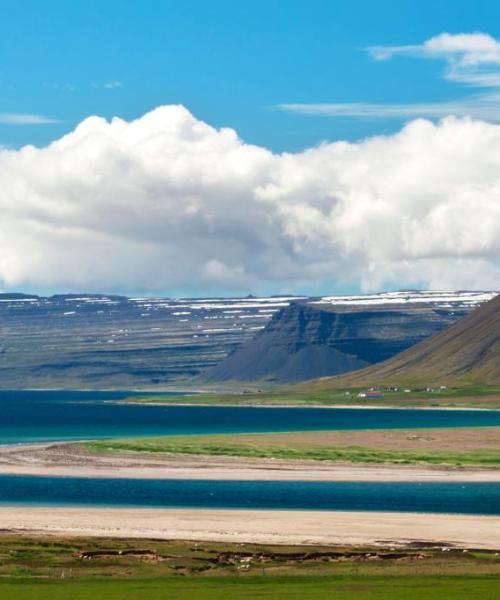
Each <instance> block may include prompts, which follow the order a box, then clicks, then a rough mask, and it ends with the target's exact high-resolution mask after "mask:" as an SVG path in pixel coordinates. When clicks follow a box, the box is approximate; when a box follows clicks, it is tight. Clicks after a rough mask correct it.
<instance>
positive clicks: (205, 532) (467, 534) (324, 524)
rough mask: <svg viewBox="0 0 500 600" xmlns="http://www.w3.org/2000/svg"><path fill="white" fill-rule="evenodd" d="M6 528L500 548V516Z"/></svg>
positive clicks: (230, 515)
mask: <svg viewBox="0 0 500 600" xmlns="http://www.w3.org/2000/svg"><path fill="white" fill-rule="evenodd" d="M0 529H1V530H2V532H3V533H4V534H5V533H18V534H19V533H22V534H44V535H47V534H53V535H65V536H86V537H88V536H91V537H92V536H97V537H111V538H113V537H118V538H131V539H132V538H134V539H138V538H142V539H145V538H154V539H169V540H172V539H178V540H193V541H194V540H198V541H220V542H248V543H272V544H303V545H312V544H318V545H346V546H363V545H375V546H381V547H391V546H395V547H397V546H404V545H408V544H414V543H418V542H425V543H430V544H436V545H442V546H446V545H451V546H455V547H459V548H488V549H494V550H496V549H500V518H499V517H486V516H471V515H436V514H416V513H384V512H380V513H377V512H320V511H294V512H291V511H265V510H262V511H257V510H192V509H127V508H119V509H115V508H54V507H48V508H31V507H8V506H3V507H0Z"/></svg>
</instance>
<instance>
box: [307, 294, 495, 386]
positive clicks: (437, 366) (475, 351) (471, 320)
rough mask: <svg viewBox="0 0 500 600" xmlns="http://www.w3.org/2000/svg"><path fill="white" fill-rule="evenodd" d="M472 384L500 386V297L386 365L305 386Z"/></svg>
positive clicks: (385, 363) (390, 360) (309, 383)
mask: <svg viewBox="0 0 500 600" xmlns="http://www.w3.org/2000/svg"><path fill="white" fill-rule="evenodd" d="M468 383H479V384H490V385H491V384H500V295H499V296H496V297H495V298H493V299H492V300H490V301H489V302H487V303H486V304H483V305H482V306H481V307H480V308H477V309H476V310H474V311H473V312H472V313H470V314H469V315H467V316H466V317H464V318H463V319H460V320H459V321H457V322H456V323H454V324H453V325H452V326H451V327H449V328H447V329H445V330H444V331H441V332H440V333H438V334H436V335H433V336H432V337H429V338H427V339H426V340H424V341H422V342H420V343H419V344H417V345H415V346H413V347H412V348H410V349H409V350H406V351H405V352H402V353H400V354H398V355H397V356H394V357H393V358H391V359H389V360H386V361H385V362H383V363H381V364H377V365H374V366H371V367H369V368H366V369H363V370H361V371H356V372H354V373H349V374H347V375H343V376H340V377H333V378H325V379H319V380H317V381H311V382H306V383H305V384H304V387H307V388H308V389H328V388H335V387H342V386H358V385H359V386H364V385H367V386H368V385H370V386H371V385H397V384H413V385H431V386H434V385H439V384H441V385H454V384H468Z"/></svg>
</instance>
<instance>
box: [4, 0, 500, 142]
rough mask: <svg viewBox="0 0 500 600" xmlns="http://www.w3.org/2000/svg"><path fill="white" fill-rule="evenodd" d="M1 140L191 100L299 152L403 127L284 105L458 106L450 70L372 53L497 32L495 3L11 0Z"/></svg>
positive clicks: (202, 113) (253, 138)
mask: <svg viewBox="0 0 500 600" xmlns="http://www.w3.org/2000/svg"><path fill="white" fill-rule="evenodd" d="M0 8H1V17H2V18H1V19H0V113H2V114H8V115H11V114H30V115H43V116H46V117H49V118H50V119H53V120H54V121H57V123H46V124H24V125H19V124H0V144H2V145H7V146H13V147H19V146H21V145H23V144H27V143H33V144H36V145H44V144H46V143H47V142H48V141H50V140H52V139H56V138H58V137H60V136H61V134H63V133H65V132H68V131H70V130H72V129H73V128H74V126H75V125H76V124H77V123H78V122H80V121H81V120H82V119H83V118H85V117H87V116H88V115H91V114H98V115H102V116H104V117H106V118H110V117H112V116H114V115H119V116H121V117H123V118H126V119H130V118H135V117H138V116H140V115H141V114H143V113H145V112H147V111H148V110H150V109H152V108H154V107H156V106H159V105H162V104H172V103H181V104H183V105H185V106H186V107H187V108H189V109H190V110H191V112H193V113H194V114H195V115H196V116H197V117H198V118H200V119H203V120H205V121H207V122H208V123H210V124H212V125H214V126H230V127H233V128H235V129H236V130H237V131H238V133H239V135H240V136H241V137H242V138H243V139H244V140H245V141H247V142H250V143H256V144H259V145H263V146H266V147H268V148H271V149H273V150H275V151H282V150H290V151H297V150H301V149H303V148H305V147H309V146H311V145H314V144H317V143H318V142H320V141H322V140H337V139H349V140H353V139H359V138H361V137H364V136H367V135H372V134H375V133H387V132H392V131H395V130H397V129H398V128H399V127H400V126H401V124H402V121H404V120H405V118H404V117H403V118H399V119H398V118H391V119H384V118H359V117H332V116H310V115H304V114H297V113H290V112H287V111H282V110H278V109H277V108H276V106H277V105H283V104H310V103H315V104H316V103H357V102H364V103H366V102H368V103H377V104H380V103H415V102H429V101H432V102H440V101H450V100H454V99H456V98H460V97H462V96H463V95H464V89H463V86H461V85H457V84H456V83H454V82H450V81H445V80H444V79H443V78H442V73H443V69H444V65H443V62H442V61H422V60H413V59H411V58H408V57H404V56H403V57H395V58H394V59H393V60H390V61H375V60H373V58H371V57H370V55H369V54H368V53H367V52H366V50H365V48H366V47H369V46H379V45H383V46H402V45H409V44H420V43H422V42H423V41H424V40H426V39H428V38H431V37H432V36H435V35H437V34H439V33H441V32H443V31H446V32H450V33H460V32H474V31H487V32H488V33H489V34H490V35H492V36H493V37H498V36H499V35H500V31H499V29H500V5H496V4H495V3H494V2H492V1H491V0H486V1H484V0H475V1H474V2H470V1H466V0H454V1H451V0H431V1H430V0H419V1H418V2H415V1H414V0H377V1H369V0H362V1H360V0H347V1H344V0H326V1H321V0H308V1H303V0H301V1H294V0H281V1H276V0H274V1H273V0H266V1H264V2H263V1H260V0H252V1H251V2H250V1H242V0H240V1H238V0H232V1H227V0H213V1H211V2H209V1H206V0H204V1H203V0H202V1H195V0H183V1H182V2H178V1H169V0H163V1H158V0H148V1H146V2H131V1H123V0H121V1H115V0H106V1H102V0H101V1H99V2H97V1H95V0H86V1H85V2H84V1H74V2H68V1H65V0H44V1H43V2H41V1H40V0H28V1H27V0H15V1H11V0H2V1H1V2H0Z"/></svg>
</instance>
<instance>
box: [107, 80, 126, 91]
mask: <svg viewBox="0 0 500 600" xmlns="http://www.w3.org/2000/svg"><path fill="white" fill-rule="evenodd" d="M103 87H105V88H106V89H107V90H115V89H116V88H121V87H123V82H122V81H117V80H114V81H107V82H106V83H105V84H104V86H103Z"/></svg>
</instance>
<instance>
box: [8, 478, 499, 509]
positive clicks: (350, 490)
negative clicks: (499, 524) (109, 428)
mask: <svg viewBox="0 0 500 600" xmlns="http://www.w3.org/2000/svg"><path fill="white" fill-rule="evenodd" d="M0 504H9V505H31V506H32V505H37V506H44V505H45V506H52V505H57V506H109V507H118V506H122V507H125V506H126V507H144V508H145V507H163V508H166V507H170V508H173V507H185V508H236V509H242V508H253V509H289V510H370V511H405V512H406V511H409V512H433V513H463V514H484V515H500V483H394V482H392V483H373V482H342V481H341V482H309V481H307V482H305V481H203V480H161V479H156V480H155V479H101V478H84V477H64V478H58V477H37V476H18V475H2V476H0Z"/></svg>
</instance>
